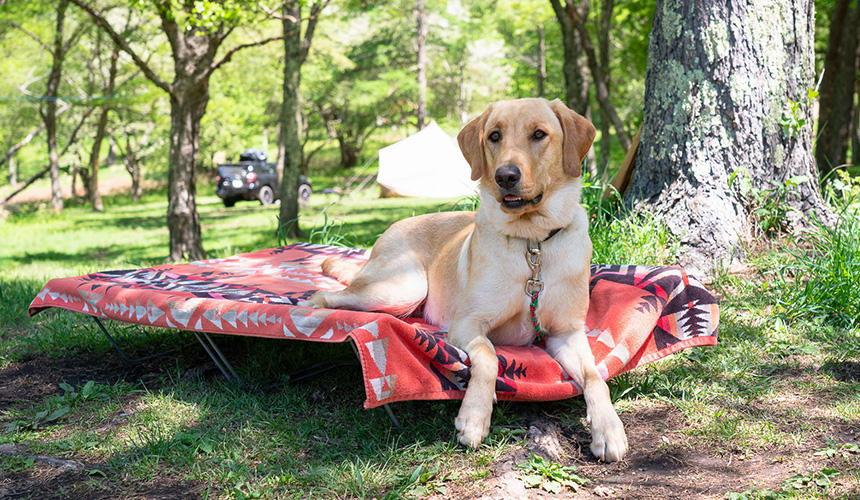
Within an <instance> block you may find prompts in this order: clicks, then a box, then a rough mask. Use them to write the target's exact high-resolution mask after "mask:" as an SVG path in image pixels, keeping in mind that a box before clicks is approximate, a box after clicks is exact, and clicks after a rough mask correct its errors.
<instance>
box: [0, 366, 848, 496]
mask: <svg viewBox="0 0 860 500" xmlns="http://www.w3.org/2000/svg"><path fill="white" fill-rule="evenodd" d="M179 355H182V356H183V357H185V361H186V362H187V361H188V357H189V356H190V357H192V364H194V365H195V366H199V367H200V369H201V370H203V371H205V372H206V373H207V376H208V375H211V376H216V374H215V373H214V372H213V370H214V368H213V367H209V366H208V365H210V364H211V363H209V362H208V361H207V360H206V359H205V357H204V355H202V354H201V353H196V352H195V351H194V350H192V349H186V350H184V351H182V352H181V353H180V354H179ZM170 364H171V362H170V360H169V358H168V360H167V361H165V360H164V358H162V359H156V360H153V361H150V362H146V363H143V364H139V365H134V366H130V365H128V364H126V363H125V362H123V360H122V359H121V358H120V357H119V356H118V355H117V354H116V353H113V352H111V353H108V354H106V355H100V356H96V355H92V356H78V357H74V358H50V357H35V358H32V359H28V360H26V361H24V362H21V363H13V364H11V365H9V366H7V367H6V368H5V369H3V370H0V406H3V407H7V408H18V407H20V408H25V407H30V406H32V405H33V404H36V403H38V402H40V401H43V400H44V399H45V398H46V397H48V396H50V395H53V394H59V393H61V392H62V391H61V390H60V388H59V387H58V385H57V384H58V382H59V381H62V380H65V381H67V382H69V383H72V384H78V383H83V382H85V381H87V380H94V381H96V382H98V383H102V384H107V383H113V382H116V381H118V380H127V381H130V382H142V383H144V384H145V385H146V386H147V387H148V388H150V389H155V388H157V387H158V385H159V384H160V381H161V380H164V378H163V375H164V370H165V367H167V366H170ZM210 368H211V369H210ZM855 372H856V370H855ZM853 375H854V376H856V375H857V373H853ZM848 376H851V374H850V373H849V374H848ZM773 411H775V412H778V411H779V408H778V405H776V404H775V406H774V409H773ZM814 413H815V412H811V413H810V414H814ZM812 418H816V417H812ZM622 420H623V421H624V425H625V427H626V429H627V432H628V437H629V442H630V453H629V454H628V456H627V457H626V459H625V460H624V461H622V462H620V463H615V464H608V465H607V464H602V463H598V462H596V461H595V460H594V459H593V458H592V457H591V455H590V453H589V452H588V443H589V439H590V438H589V436H588V434H587V432H585V431H583V430H582V428H581V427H578V426H577V427H571V428H559V427H558V426H557V425H556V424H555V423H553V422H551V421H546V420H544V419H542V418H536V419H535V420H533V421H532V422H531V423H530V433H529V435H530V438H529V444H528V446H527V447H526V449H521V450H519V451H517V452H515V453H512V454H509V455H507V456H503V457H501V458H500V459H499V460H497V461H495V463H493V464H492V465H491V467H490V474H489V475H487V476H486V477H484V478H482V479H479V480H476V481H471V480H470V481H451V482H447V483H446V488H447V493H446V494H445V495H444V497H442V496H438V497H436V498H463V499H466V498H486V499H506V500H507V499H514V498H570V497H571V496H574V497H575V498H585V499H592V498H643V499H644V498H648V499H652V498H679V499H695V498H723V497H724V495H725V493H726V492H728V491H734V492H741V491H744V490H746V489H750V488H759V489H772V490H778V489H779V488H780V486H781V484H782V481H783V479H785V478H787V477H789V476H791V475H793V474H796V473H806V472H808V471H818V470H821V469H822V468H824V467H833V468H836V469H839V470H841V471H847V470H852V469H854V470H856V469H858V468H860V457H858V456H857V455H854V456H853V457H852V458H851V459H850V460H849V461H846V459H844V458H834V459H823V458H821V457H816V456H814V452H815V450H816V449H818V448H820V447H821V443H824V442H825V440H826V439H827V438H831V439H834V440H837V441H839V442H855V443H856V442H860V427H857V426H850V425H848V424H846V423H845V422H842V421H839V420H835V419H826V418H817V420H818V421H816V422H810V421H809V420H808V419H807V420H805V422H804V423H805V424H810V423H813V424H815V425H814V426H813V427H814V428H815V429H816V430H815V431H812V435H810V434H807V436H808V439H806V440H805V441H804V442H802V443H792V444H786V445H780V446H775V447H773V448H770V449H766V450H761V451H755V449H754V451H753V452H751V453H750V452H740V451H737V450H725V449H719V448H716V447H714V446H713V445H711V444H708V443H706V442H697V440H696V439H695V438H693V437H691V436H689V435H688V434H685V433H683V432H682V431H683V430H684V429H685V427H686V425H687V423H686V422H685V419H684V417H683V415H682V414H681V412H680V410H678V409H677V408H676V407H674V406H673V405H672V404H670V403H665V402H653V403H649V404H648V405H646V406H644V407H642V408H637V409H634V410H631V411H626V412H624V413H622ZM798 424H799V422H794V421H792V420H791V419H786V420H785V421H783V422H781V424H780V425H784V426H785V427H786V428H791V427H793V426H796V425H798ZM108 425H109V424H108ZM535 430H537V431H538V432H537V433H535V432H534V431H535ZM530 453H537V454H541V455H544V456H548V457H550V458H555V457H554V455H555V456H559V457H558V461H559V462H560V463H563V464H565V465H575V466H576V467H578V469H579V472H578V473H579V474H580V475H581V476H584V477H587V478H589V479H590V480H591V482H590V483H589V484H587V485H585V486H582V487H581V488H580V490H579V491H578V492H576V493H573V492H570V491H565V492H563V493H562V494H561V495H552V494H550V493H547V492H544V491H542V490H539V489H526V488H525V487H524V485H523V482H522V481H521V480H520V475H521V473H520V472H519V471H518V470H515V469H514V465H515V464H518V463H520V462H523V461H524V460H526V459H527V458H528V456H529V454H530ZM0 454H7V455H9V454H13V455H17V456H19V457H31V459H33V460H34V464H35V468H33V467H30V468H29V469H27V470H25V471H0V498H65V497H67V496H66V495H64V492H65V491H72V490H73V491H75V498H113V497H115V495H116V494H115V493H114V492H112V491H105V489H104V486H100V487H98V488H96V487H93V486H89V485H92V484H94V481H93V480H92V478H91V477H90V473H91V472H90V471H92V470H93V469H98V468H99V464H89V463H83V462H80V461H77V460H74V459H72V460H69V459H66V458H63V459H57V458H52V457H41V456H38V455H36V454H34V453H33V452H32V451H31V450H28V449H27V448H26V447H24V446H20V445H9V444H7V445H0ZM843 475H844V472H843ZM101 484H102V485H103V484H104V483H103V482H102V483H101ZM840 484H841V485H842V486H840ZM117 487H119V488H121V489H122V491H123V493H122V496H123V498H140V499H161V498H198V497H200V496H201V495H202V493H203V491H204V489H205V487H206V485H202V484H196V483H194V482H189V481H187V480H183V479H182V478H179V477H171V476H166V477H165V476H163V475H162V476H159V477H156V478H154V480H153V481H151V482H148V483H146V484H140V485H138V486H136V487H133V488H134V489H132V490H129V485H128V484H123V485H122V486H120V485H117ZM852 488H853V489H852ZM830 491H831V493H837V494H838V495H839V496H840V497H843V498H860V490H857V489H856V483H849V482H847V481H844V480H843V481H841V482H840V481H837V485H836V487H834V488H833V489H831V490H830ZM85 492H89V493H85ZM82 493H83V495H84V496H82Z"/></svg>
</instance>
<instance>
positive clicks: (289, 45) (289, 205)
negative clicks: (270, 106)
mask: <svg viewBox="0 0 860 500" xmlns="http://www.w3.org/2000/svg"><path fill="white" fill-rule="evenodd" d="M283 14H284V16H283V18H282V20H281V22H282V28H283V33H284V81H283V100H282V101H281V116H280V122H281V135H280V137H279V139H278V170H280V171H281V172H282V176H281V206H280V209H279V214H278V217H279V219H280V222H279V226H280V227H279V230H280V231H282V234H283V236H286V237H288V238H297V237H299V236H300V234H301V230H300V228H299V200H298V189H299V173H300V172H301V169H302V154H303V151H302V108H301V102H302V101H301V90H300V83H301V70H302V36H301V17H302V16H301V14H302V8H301V4H300V3H299V2H298V1H291V2H286V3H285V4H284V11H283Z"/></svg>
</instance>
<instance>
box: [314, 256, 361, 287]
mask: <svg viewBox="0 0 860 500" xmlns="http://www.w3.org/2000/svg"><path fill="white" fill-rule="evenodd" d="M362 267H364V264H358V263H355V262H350V261H346V260H342V259H337V258H330V259H326V260H324V261H323V263H322V272H323V274H324V275H326V276H328V277H329V278H334V279H336V280H338V281H340V282H341V283H343V284H345V285H349V284H350V283H352V280H353V278H355V275H356V274H358V272H359V271H361V268H362Z"/></svg>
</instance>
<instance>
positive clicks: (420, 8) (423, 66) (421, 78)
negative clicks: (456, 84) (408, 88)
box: [415, 0, 427, 130]
mask: <svg viewBox="0 0 860 500" xmlns="http://www.w3.org/2000/svg"><path fill="white" fill-rule="evenodd" d="M424 1H425V0H416V2H415V11H416V18H417V21H418V58H417V59H418V62H417V66H418V112H417V118H418V130H421V129H423V128H424V126H425V123H424V122H425V120H426V119H427V46H426V45H427V44H426V42H427V12H426V11H425V9H424Z"/></svg>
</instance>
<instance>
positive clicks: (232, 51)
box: [73, 0, 284, 74]
mask: <svg viewBox="0 0 860 500" xmlns="http://www.w3.org/2000/svg"><path fill="white" fill-rule="evenodd" d="M73 1H74V0H73ZM283 39H284V36H283V35H278V36H273V37H269V38H265V39H263V40H257V41H256V42H250V43H243V44H241V45H237V46H235V47H233V48H232V49H230V50H228V51H227V53H226V54H224V57H222V58H221V60H220V61H218V62H214V63H212V65H211V66H209V69H208V70H207V71H206V73H207V74H212V73H213V72H214V71H215V70H217V69H218V68H220V67H221V66H223V65H225V64H227V63H228V62H230V59H232V58H233V55H234V54H235V53H236V52H239V51H240V50H242V49H247V48H249V47H258V46H260V45H265V44H267V43H270V42H274V41H276V40H283Z"/></svg>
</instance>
